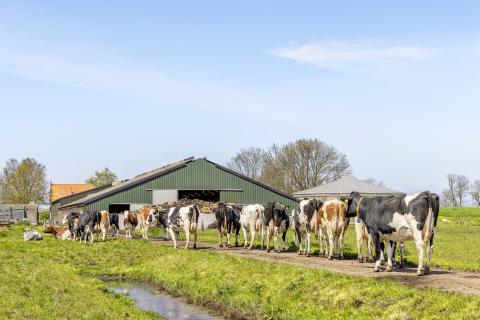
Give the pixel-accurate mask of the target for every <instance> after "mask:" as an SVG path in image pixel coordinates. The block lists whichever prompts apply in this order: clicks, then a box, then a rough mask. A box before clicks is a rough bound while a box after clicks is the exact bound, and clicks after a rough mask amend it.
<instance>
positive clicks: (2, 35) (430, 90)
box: [0, 1, 480, 192]
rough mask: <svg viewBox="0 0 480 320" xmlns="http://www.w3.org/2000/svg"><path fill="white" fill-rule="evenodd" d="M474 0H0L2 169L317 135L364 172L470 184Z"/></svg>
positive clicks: (405, 181) (478, 28)
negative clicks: (11, 162)
mask: <svg viewBox="0 0 480 320" xmlns="http://www.w3.org/2000/svg"><path fill="white" fill-rule="evenodd" d="M478 12H480V3H478V2H477V1H455V2H447V1H444V2H439V1H422V2H420V1H402V2H398V3H391V2H389V3H387V2H385V1H330V2H328V3H327V2H326V1H325V2H320V1H311V2H310V1H302V2H299V1H291V2H287V1H237V2H233V1H165V2H161V1H151V2H150V1H135V2H127V1H124V2H120V1H101V2H100V1H82V2H78V3H74V2H71V1H68V2H67V1H42V2H38V1H31V2H29V1H11V2H4V1H0V110H1V115H2V117H1V119H2V125H1V126H0V134H1V136H2V137H3V139H2V144H1V145H2V148H1V151H0V163H5V162H6V161H7V159H9V158H11V157H16V158H19V159H20V158H23V157H27V156H32V157H35V158H37V159H38V160H39V161H41V162H43V163H45V164H46V166H47V169H48V177H49V179H50V180H52V181H54V182H57V183H74V182H82V181H83V180H84V179H85V178H86V177H88V176H89V175H90V174H91V173H92V172H93V171H95V170H97V169H100V168H103V167H105V166H108V167H109V168H111V169H112V170H113V171H115V172H117V173H118V175H119V176H120V177H121V178H129V177H131V176H133V175H136V174H138V173H140V172H143V171H146V170H150V169H152V168H155V167H158V166H161V165H163V164H166V163H169V162H172V161H176V160H178V159H182V158H185V157H188V156H191V155H194V156H196V157H202V156H207V157H208V158H209V159H211V160H213V161H216V162H219V163H224V162H225V161H226V160H228V159H229V158H230V157H231V156H232V155H233V154H234V153H235V152H236V151H238V150H239V149H240V148H243V147H249V146H259V147H265V146H268V145H270V144H272V143H273V142H277V143H284V142H289V141H293V140H295V139H298V138H319V139H321V140H324V141H325V142H327V143H330V144H333V145H335V146H336V147H337V148H338V149H339V150H340V151H341V152H343V153H345V154H346V155H347V157H348V159H349V161H350V163H351V165H352V167H353V170H354V173H355V175H356V176H358V177H360V178H366V177H374V178H376V179H379V180H382V181H384V182H385V184H386V185H387V186H389V187H392V188H396V189H398V190H402V191H406V192H414V191H418V190H426V189H430V190H433V191H437V192H440V191H441V190H442V189H443V187H444V185H445V183H446V181H445V175H446V174H447V173H451V172H453V173H459V174H465V175H467V176H469V177H470V178H471V179H472V180H473V179H477V178H478V179H480V172H479V170H478V163H479V162H480V151H479V149H478V137H479V136H480V135H479V133H478V131H479V130H478V122H479V120H478V119H479V118H480V111H479V110H480V108H479V102H480V90H479V84H480V81H479V80H480V19H478Z"/></svg>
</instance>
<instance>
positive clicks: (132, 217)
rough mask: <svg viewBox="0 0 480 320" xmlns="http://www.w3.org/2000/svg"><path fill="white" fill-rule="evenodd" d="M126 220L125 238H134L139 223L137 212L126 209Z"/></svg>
mask: <svg viewBox="0 0 480 320" xmlns="http://www.w3.org/2000/svg"><path fill="white" fill-rule="evenodd" d="M124 215H125V220H124V225H125V238H130V239H131V238H132V233H133V232H134V230H135V228H136V227H137V225H138V218H137V214H136V213H135V212H133V211H128V210H125V212H124Z"/></svg>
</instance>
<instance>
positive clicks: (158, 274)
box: [0, 227, 480, 319]
mask: <svg viewBox="0 0 480 320" xmlns="http://www.w3.org/2000/svg"><path fill="white" fill-rule="evenodd" d="M0 237H1V238H0V248H1V249H0V257H1V259H0V261H1V267H2V269H1V270H2V272H1V273H0V277H1V278H0V280H1V281H0V294H1V296H2V297H3V298H2V300H3V301H2V302H1V303H0V318H10V319H23V318H35V319H37V318H38V319H42V318H45V319H46V318H49V319H66V318H72V319H73V318H79V317H80V318H85V319H86V318H88V319H123V318H135V319H148V318H151V314H148V313H142V312H139V311H138V310H136V309H135V308H133V307H132V304H131V302H129V301H128V300H126V299H125V298H123V297H121V296H118V295H114V294H112V293H109V292H106V290H105V286H104V285H103V284H102V283H101V282H99V281H98V280H95V278H96V277H99V276H102V275H112V276H118V275H120V276H123V277H126V278H131V279H136V280H141V281H148V282H150V283H152V284H155V285H156V286H158V287H161V288H164V289H166V290H168V291H170V292H173V293H176V294H180V295H182V296H186V297H188V298H189V299H190V300H192V301H193V302H195V303H197V304H201V305H206V306H210V307H212V308H214V309H216V310H217V311H221V312H222V313H223V315H224V316H225V317H226V318H234V317H236V318H248V319H252V318H257V319H322V318H356V319H371V318H372V317H374V318H384V319H396V318H401V319H408V318H422V319H442V318H458V319H460V318H465V319H468V318H474V317H475V316H474V315H476V314H478V312H480V299H479V298H477V297H473V296H462V295H459V294H447V293H441V292H437V291H435V290H418V289H415V288H411V287H408V286H404V285H401V284H399V283H396V282H392V281H387V280H381V281H378V280H375V279H369V278H363V277H352V276H340V275H335V274H332V273H329V272H326V271H321V270H316V269H309V268H302V267H297V266H289V265H284V264H276V263H272V262H265V261H258V260H254V259H246V258H238V257H232V256H227V255H218V254H214V253H209V252H203V251H201V250H197V251H185V250H174V249H172V248H170V247H168V246H163V245H160V244H154V243H148V242H144V241H131V240H124V239H109V240H108V241H106V242H104V243H95V244H93V245H80V244H79V243H72V242H70V241H55V240H53V239H51V238H50V237H48V236H47V239H46V240H45V241H43V242H35V243H24V242H22V240H21V230H20V228H19V227H12V230H11V231H2V232H1V233H0ZM72 312H73V313H75V312H81V314H79V313H76V314H74V315H72V316H70V317H69V316H68V315H71V314H72ZM85 312H90V313H89V314H86V315H85Z"/></svg>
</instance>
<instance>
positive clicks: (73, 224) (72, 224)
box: [62, 212, 81, 240]
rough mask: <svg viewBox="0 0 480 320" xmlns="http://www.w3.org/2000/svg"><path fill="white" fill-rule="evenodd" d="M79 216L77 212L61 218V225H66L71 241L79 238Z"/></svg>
mask: <svg viewBox="0 0 480 320" xmlns="http://www.w3.org/2000/svg"><path fill="white" fill-rule="evenodd" d="M80 215H81V213H79V212H70V213H69V214H67V215H66V216H65V217H63V221H62V224H66V225H68V229H69V230H70V234H71V235H72V236H73V240H76V239H77V237H79V236H80V235H79V233H78V217H79V216H80Z"/></svg>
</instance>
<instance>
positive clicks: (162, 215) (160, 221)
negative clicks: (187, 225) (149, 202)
mask: <svg viewBox="0 0 480 320" xmlns="http://www.w3.org/2000/svg"><path fill="white" fill-rule="evenodd" d="M169 211H170V209H167V210H165V209H156V210H155V212H153V214H151V215H149V216H148V219H147V223H148V224H152V223H155V222H157V227H161V228H163V229H164V230H165V236H166V238H167V240H169V239H170V232H169V230H168V212H169ZM177 238H178V232H177Z"/></svg>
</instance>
